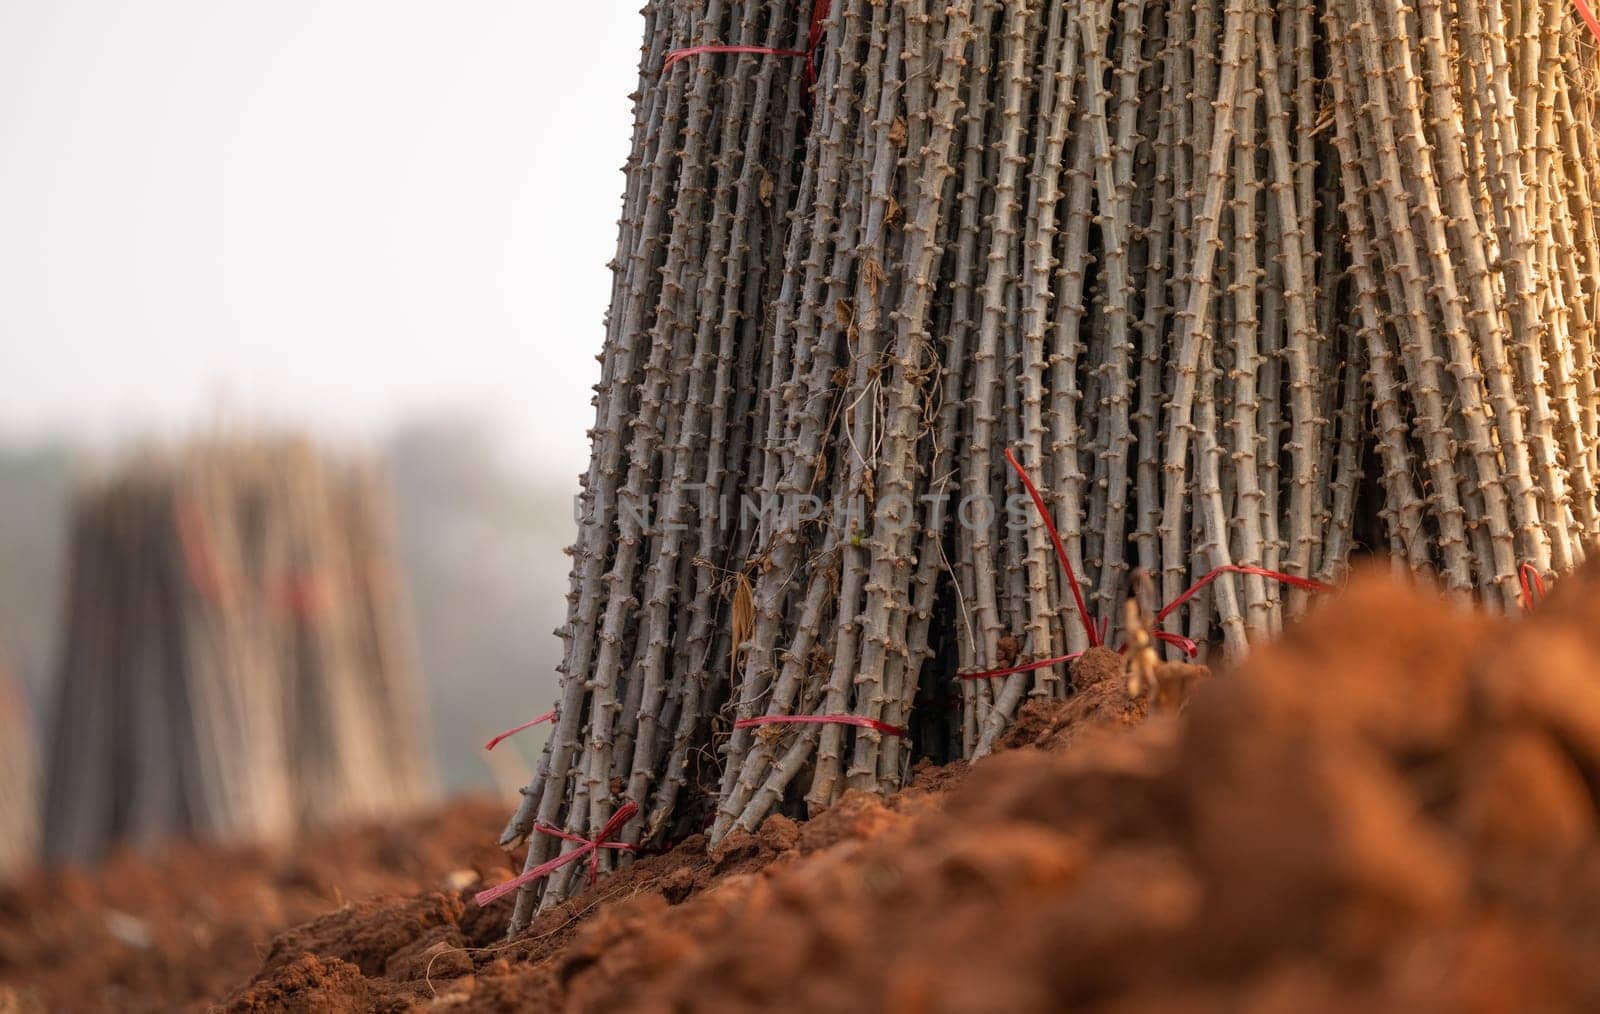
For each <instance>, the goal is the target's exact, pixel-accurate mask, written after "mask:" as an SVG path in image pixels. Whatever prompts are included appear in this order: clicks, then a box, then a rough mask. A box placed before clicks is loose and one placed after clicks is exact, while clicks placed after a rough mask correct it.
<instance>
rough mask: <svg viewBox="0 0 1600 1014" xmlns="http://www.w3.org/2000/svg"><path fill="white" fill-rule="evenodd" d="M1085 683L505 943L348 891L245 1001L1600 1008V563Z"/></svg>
mask: <svg viewBox="0 0 1600 1014" xmlns="http://www.w3.org/2000/svg"><path fill="white" fill-rule="evenodd" d="M1189 676H1190V674H1189V673H1186V672H1184V671H1183V670H1181V669H1178V668H1176V667H1174V668H1172V669H1169V670H1167V671H1165V672H1163V673H1161V674H1158V684H1160V685H1162V686H1163V687H1169V686H1171V685H1174V684H1177V683H1184V682H1197V681H1193V680H1190V679H1188V677H1189ZM1075 680H1076V682H1077V684H1078V687H1079V693H1078V694H1077V696H1075V697H1073V698H1071V699H1069V700H1067V701H1064V702H1059V703H1054V704H1046V703H1042V702H1036V703H1035V704H1033V705H1030V707H1029V709H1028V711H1027V712H1026V713H1025V714H1024V715H1023V716H1022V717H1021V719H1020V721H1019V722H1018V724H1017V728H1016V729H1015V731H1014V733H1013V735H1012V737H1011V740H1010V744H1009V745H1010V747H1011V748H1010V749H1008V750H1006V751H1004V752H1002V753H1001V754H999V755H997V756H995V757H994V758H991V759H989V760H986V761H984V762H982V763H980V764H977V765H975V766H973V767H972V768H971V770H967V769H965V768H962V767H961V766H953V767H950V768H945V769H928V770H924V771H921V772H919V776H918V778H917V781H916V784H914V785H913V786H912V787H911V788H910V789H908V790H907V791H906V792H904V793H902V794H901V795H899V796H897V797H895V798H893V799H890V800H886V801H885V800H879V799H876V798H873V797H869V796H864V795H851V796H849V797H847V798H846V799H845V800H844V802H842V803H841V804H840V805H839V806H837V807H835V808H834V809H833V810H831V811H829V812H828V813H825V814H823V815H821V816H820V817H818V818H817V819H815V820H813V821H811V822H809V823H806V824H796V823H794V822H792V821H788V820H785V819H782V818H774V819H772V820H771V821H769V822H768V823H767V824H766V825H765V826H764V827H763V828H762V829H761V830H760V831H759V832H758V833H756V834H754V835H751V836H745V837H741V838H738V839H736V840H732V841H730V842H729V843H727V845H726V847H725V848H723V849H722V850H720V851H718V852H717V853H714V854H708V853H707V851H706V850H705V847H704V842H703V841H701V840H699V839H691V840H690V841H689V842H686V843H684V844H683V845H682V846H680V847H679V848H678V849H676V850H675V851H673V852H672V853H669V854H667V855H662V856H653V857H649V858H645V859H642V860H641V861H639V862H637V863H635V864H634V865H633V866H631V867H630V868H628V869H626V870H624V871H622V872H621V873H619V874H617V875H615V876H613V877H611V878H610V879H608V880H606V881H603V882H602V883H601V884H600V886H599V887H598V888H597V889H595V890H594V891H592V892H590V893H589V894H586V895H583V896H581V897H579V898H577V899H574V900H573V901H571V902H568V903H567V905H565V906H563V907H562V908H560V909H558V910H556V911H554V912H550V913H547V914H545V915H544V916H542V917H541V918H540V919H539V920H537V921H536V922H535V924H534V926H533V927H532V929H531V930H530V931H529V933H528V934H526V935H524V936H523V937H521V938H519V939H518V940H516V941H513V942H511V943H509V944H508V943H505V942H502V941H501V940H499V930H500V927H501V926H503V924H504V920H505V917H506V911H507V907H508V903H507V902H501V903H498V904H496V905H494V906H491V908H490V909H489V910H487V911H484V910H478V909H476V908H474V907H473V906H472V903H471V901H470V897H469V895H470V889H467V888H463V889H459V890H455V891H450V890H432V891H425V892H423V893H413V894H412V895H410V896H409V897H401V898H390V899H388V900H374V901H365V902H358V903H356V904H353V905H347V906H345V907H343V908H340V909H338V910H336V911H333V912H331V913H330V914H326V915H323V916H321V917H319V918H317V919H314V920H312V921H311V922H309V923H306V924H303V925H301V926H299V927H297V928H294V929H291V930H288V931H286V932H284V933H282V934H280V935H279V936H278V937H277V938H276V939H275V940H274V941H273V942H272V944H271V945H270V946H269V947H267V948H266V949H265V950H264V951H263V958H262V960H261V961H260V962H259V967H258V969H257V970H256V972H255V974H254V975H253V976H251V975H248V974H247V975H245V976H241V977H240V979H239V981H238V982H237V983H236V987H237V988H236V989H235V990H234V991H233V992H232V993H231V994H228V995H227V997H226V1008H227V1009H232V1010H237V1011H267V1010H285V1009H287V1010H308V1011H309V1010H335V1011H338V1010H349V1011H355V1010H403V1009H407V1008H412V1007H421V1008H424V1009H432V1008H449V1009H459V1010H518V1009H567V1010H574V1011H588V1010H596V1011H598V1010H609V1011H621V1010H661V1011H667V1010H729V1009H731V1010H751V1011H754V1010H758V1009H759V1010H768V1009H778V1010H811V1009H826V1010H863V1011H864V1010H888V1011H893V1012H905V1014H912V1012H923V1011H927V1012H940V1011H977V1010H1008V1011H1013V1010H1015V1011H1029V1010H1041V1011H1042V1010H1056V1009H1061V1008H1063V1007H1071V1008H1092V1009H1100V1010H1108V1011H1118V1012H1132V1011H1146V1010H1148V1011H1157V1010H1160V1011H1167V1010H1185V1011H1219V1012H1220V1011H1236V1010H1244V1011H1262V1012H1266V1011H1330V1012H1331V1011H1345V1010H1351V1009H1368V1010H1402V1009H1403V1010H1408V1011H1409V1010H1422V1011H1431V1010H1438V1011H1446V1010H1448V1011H1458V1010H1467V1011H1501V1010H1530V1009H1532V1010H1565V1009H1574V1010H1581V1009H1600V962H1596V961H1595V960H1594V955H1595V954H1600V847H1597V846H1600V839H1597V821H1600V573H1596V572H1591V573H1589V574H1585V575H1577V576H1573V577H1569V578H1567V579H1566V580H1564V581H1563V582H1562V583H1561V585H1560V586H1559V587H1558V588H1557V589H1556V590H1555V591H1554V592H1553V593H1552V595H1551V597H1550V599H1549V600H1548V601H1547V602H1546V603H1545V604H1544V605H1543V606H1542V607H1541V608H1540V609H1539V611H1538V612H1537V613H1536V614H1534V615H1533V616H1532V617H1531V618H1528V619H1519V620H1515V621H1502V620H1491V619H1488V618H1485V617H1482V616H1480V615H1474V614H1471V613H1469V612H1466V611H1465V610H1462V609H1460V608H1458V607H1454V606H1450V605H1447V604H1445V603H1443V602H1442V601H1440V600H1439V599H1438V598H1437V597H1435V596H1433V595H1431V594H1428V593H1425V592H1423V591H1419V590H1415V589H1408V588H1403V587H1396V586H1394V585H1392V584H1390V583H1388V582H1387V581H1386V580H1384V579H1380V578H1378V577H1376V576H1372V575H1368V576H1366V577H1362V578H1358V579H1357V580H1356V581H1355V582H1354V583H1353V584H1352V586H1351V587H1350V589H1349V590H1348V591H1346V592H1345V593H1343V594H1342V595H1340V596H1339V597H1338V598H1337V599H1335V600H1332V601H1330V602H1328V603H1325V604H1323V605H1322V606H1320V607H1319V608H1318V609H1316V610H1315V611H1314V613H1313V615H1312V617H1311V618H1310V619H1309V620H1308V621H1307V622H1305V623H1303V624H1301V625H1299V626H1298V627H1297V628H1296V629H1294V630H1292V631H1290V632H1289V633H1288V634H1287V635H1286V636H1285V637H1284V638H1283V639H1282V640H1281V641H1280V642H1279V643H1277V644H1275V645H1271V646H1268V647H1265V648H1263V649H1261V650H1259V651H1257V653H1256V654H1255V655H1254V656H1253V657H1252V659H1251V660H1250V662H1248V663H1247V664H1246V665H1245V666H1244V667H1242V668H1241V669H1239V670H1236V671H1234V672H1230V673H1227V674H1224V675H1223V676H1221V677H1219V678H1217V679H1215V680H1211V681H1207V682H1205V683H1204V685H1200V686H1198V687H1195V688H1193V689H1194V693H1193V695H1192V698H1191V699H1190V701H1189V703H1188V705H1187V706H1186V707H1185V708H1184V709H1183V710H1182V712H1181V713H1180V712H1178V711H1177V710H1176V709H1174V708H1171V707H1167V708H1164V709H1160V710H1158V713H1156V714H1155V715H1151V716H1146V714H1145V708H1144V707H1143V706H1142V705H1141V704H1140V703H1139V702H1136V701H1130V700H1128V698H1127V695H1126V691H1125V686H1126V683H1125V681H1124V679H1123V674H1122V673H1121V672H1120V664H1119V662H1118V661H1117V660H1116V659H1114V658H1112V657H1109V656H1107V655H1099V656H1094V657H1091V658H1089V659H1086V660H1085V661H1084V662H1083V663H1082V664H1081V665H1080V666H1079V668H1078V670H1077V672H1076V673H1075ZM463 823H467V822H465V821H464V822H463ZM484 823H485V824H488V823H491V822H488V821H485V822H484ZM452 833H453V832H452ZM482 833H483V838H482V841H491V840H492V830H490V829H489V828H487V827H486V828H485V829H484V831H483V832H482ZM479 847H480V848H481V843H480V846H479ZM456 854H457V855H461V856H466V857H467V860H468V861H467V862H465V863H462V864H461V865H471V861H472V860H473V859H474V856H481V855H484V853H482V852H481V851H480V852H478V853H473V852H472V849H470V848H467V847H465V846H461V848H460V851H458V852H457V853H456ZM482 861H483V862H485V864H486V865H485V866H484V867H482V868H481V869H480V872H483V873H484V874H485V875H486V876H487V875H488V874H489V873H490V872H491V871H490V870H488V869H487V863H489V862H494V861H496V858H495V857H494V856H493V855H489V856H487V857H486V858H485V859H483V860H482ZM498 861H499V862H501V863H502V865H505V861H504V860H503V859H502V860H498ZM347 893H349V894H351V896H353V892H347ZM108 898H109V896H108ZM6 911H7V912H9V911H10V910H9V909H7V910H6ZM5 918H6V919H7V920H8V922H7V924H6V925H7V926H8V929H7V932H8V933H9V932H11V930H10V929H9V926H10V922H9V920H12V919H13V917H12V916H11V915H9V914H8V915H6V916H5ZM79 921H80V922H81V921H82V917H81V916H80V920H79ZM3 939H6V940H10V939H11V938H10V937H9V936H7V937H4V938H3ZM56 939H57V940H59V941H60V942H61V944H62V945H66V944H67V941H68V939H70V938H60V937H58V938H56ZM7 946H10V945H9V944H8V945H7ZM101 946H103V945H102V944H96V943H93V942H90V943H87V944H84V945H83V950H85V951H86V952H87V953H90V954H93V953H95V952H96V951H97V950H98V949H99V948H100V947H101ZM0 954H10V951H0ZM33 960H37V959H33ZM0 968H4V969H5V971H4V972H0V974H6V973H9V972H10V971H11V970H12V966H0ZM168 974H169V977H170V978H171V979H172V980H173V981H174V982H175V983H183V984H184V985H185V986H186V987H187V988H188V992H186V993H184V994H183V995H184V996H191V997H192V996H199V995H203V994H204V992H205V990H204V989H198V988H195V987H194V985H193V984H191V983H188V982H187V981H186V980H185V979H184V978H183V976H182V975H181V974H179V973H178V972H177V971H176V969H174V970H171V971H169V973H168ZM102 988H103V987H102ZM212 995H216V996H219V997H220V996H222V995H223V993H222V992H220V991H219V992H217V993H214V994H212ZM139 996H140V997H142V998H143V999H144V1001H145V1002H146V1003H148V1002H150V1001H151V1000H152V999H153V997H154V996H155V994H153V993H149V992H145V993H141V994H139ZM0 1006H3V1005H0Z"/></svg>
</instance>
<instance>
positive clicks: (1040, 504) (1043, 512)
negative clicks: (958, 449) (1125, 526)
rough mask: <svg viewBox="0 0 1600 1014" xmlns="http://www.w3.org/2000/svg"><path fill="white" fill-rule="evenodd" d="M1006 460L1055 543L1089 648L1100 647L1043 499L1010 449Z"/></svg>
mask: <svg viewBox="0 0 1600 1014" xmlns="http://www.w3.org/2000/svg"><path fill="white" fill-rule="evenodd" d="M1006 460H1007V461H1009V462H1011V467H1012V468H1014V469H1016V470H1017V475H1019V476H1021V478H1022V485H1024V486H1026V487H1027V489H1028V495H1029V496H1030V497H1032V498H1033V506H1034V508H1035V509H1036V510H1038V512H1039V519H1040V520H1041V521H1043V522H1044V527H1045V530H1046V531H1048V532H1049V533H1050V541H1051V542H1053V543H1055V547H1056V559H1057V560H1059V561H1061V569H1062V570H1063V571H1065V572H1066V575H1067V583H1068V584H1070V585H1071V586H1072V600H1073V601H1074V602H1075V603H1077V606H1078V618H1079V619H1080V620H1082V621H1083V632H1084V633H1085V634H1087V635H1089V647H1091V648H1098V647H1100V634H1099V632H1098V631H1096V630H1095V628H1094V621H1093V620H1091V619H1089V607H1088V606H1086V605H1084V604H1083V589H1081V588H1079V587H1078V575H1077V574H1074V573H1073V572H1072V561H1071V560H1069V559H1067V547H1065V546H1063V545H1062V544H1061V535H1060V533H1059V532H1057V531H1056V524H1055V522H1054V521H1052V520H1050V511H1049V510H1048V509H1047V508H1046V507H1045V505H1044V497H1042V496H1040V495H1039V487H1037V486H1035V485H1034V484H1033V480H1032V479H1030V478H1029V477H1028V473H1027V471H1025V470H1024V469H1023V467H1022V465H1021V464H1019V463H1018V462H1017V458H1016V455H1014V454H1012V453H1011V448H1009V447H1007V448H1006Z"/></svg>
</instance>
